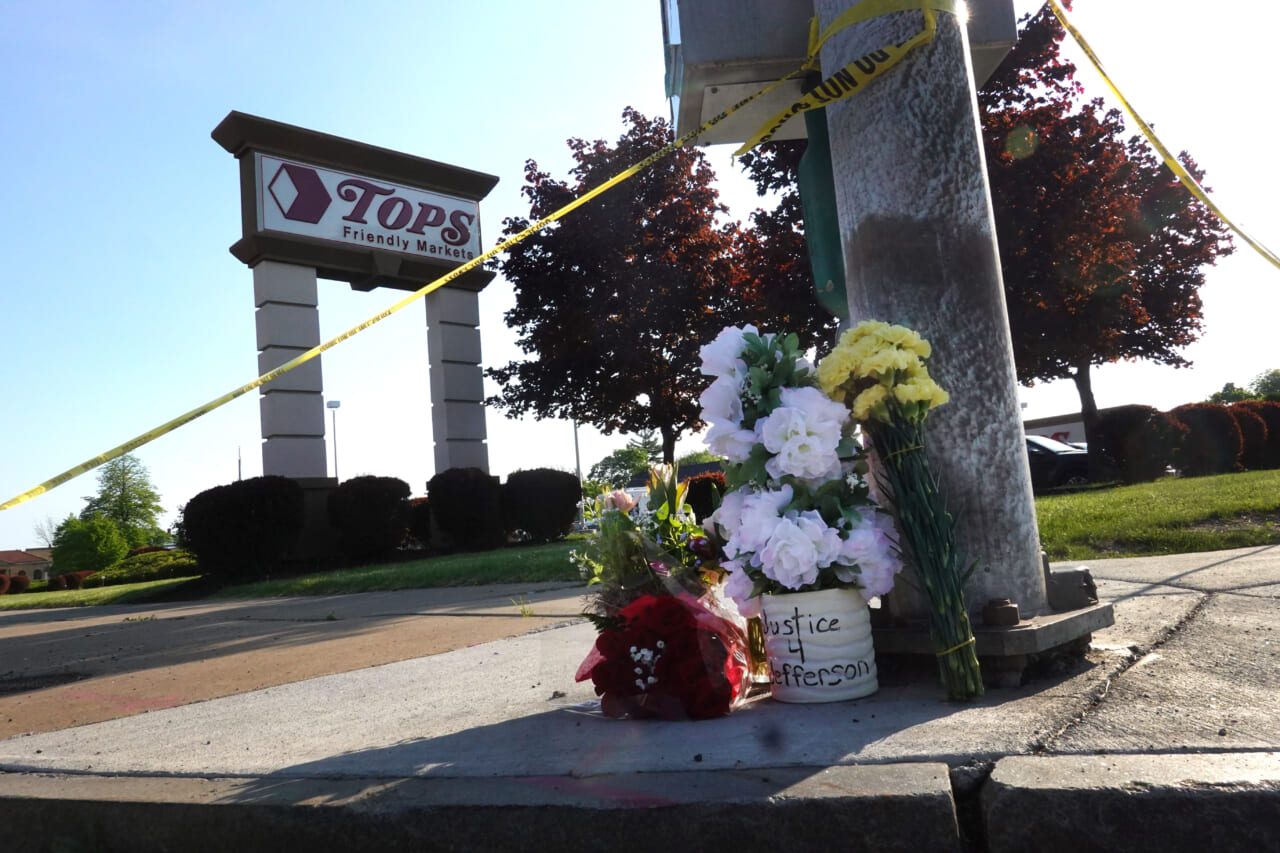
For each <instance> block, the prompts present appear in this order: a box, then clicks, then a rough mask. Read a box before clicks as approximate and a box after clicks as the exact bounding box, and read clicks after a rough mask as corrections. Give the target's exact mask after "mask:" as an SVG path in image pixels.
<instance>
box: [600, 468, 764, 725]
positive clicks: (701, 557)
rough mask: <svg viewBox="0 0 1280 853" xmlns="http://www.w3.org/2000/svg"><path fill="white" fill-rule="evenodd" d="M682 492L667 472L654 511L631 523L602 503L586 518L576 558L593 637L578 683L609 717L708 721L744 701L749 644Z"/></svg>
mask: <svg viewBox="0 0 1280 853" xmlns="http://www.w3.org/2000/svg"><path fill="white" fill-rule="evenodd" d="M685 492H686V486H685V484H683V483H680V482H679V481H678V480H677V472H676V470H675V469H674V467H672V466H669V465H661V466H657V467H655V468H654V469H652V470H651V471H650V482H649V505H650V507H652V509H651V511H649V512H646V513H641V514H639V516H638V517H633V516H632V513H631V509H632V508H633V507H634V501H633V500H632V499H630V497H629V496H628V495H626V494H625V493H617V492H615V493H613V494H611V495H609V496H606V497H605V498H604V499H603V500H601V501H600V502H599V503H598V504H597V505H596V506H595V507H594V508H593V512H592V513H591V514H592V516H593V520H595V521H597V522H598V524H599V533H598V535H597V536H595V537H594V538H593V539H592V540H591V541H590V542H589V543H588V544H587V545H586V547H585V548H584V550H583V551H582V552H581V553H576V554H574V559H575V560H576V561H577V562H578V565H579V568H580V569H581V570H582V571H583V573H584V574H585V575H587V577H588V578H589V583H590V584H591V585H592V586H594V587H595V590H596V592H595V595H594V597H593V599H592V601H591V602H590V604H589V606H588V611H589V612H587V613H585V614H584V615H585V616H587V618H589V619H590V620H591V621H592V622H593V623H594V624H595V626H596V628H597V630H598V631H599V632H600V633H599V635H598V636H597V638H596V643H595V645H594V647H593V648H592V650H591V653H590V654H588V656H587V658H586V660H584V661H583V662H582V665H581V666H580V667H579V668H578V673H577V676H576V678H577V680H578V681H585V680H588V679H590V680H591V681H592V683H593V684H594V685H595V689H596V694H597V695H599V696H600V697H601V705H600V708H601V711H602V712H603V713H604V714H606V715H608V716H611V717H623V716H632V717H660V718H663V719H695V720H697V719H706V718H708V717H716V716H720V715H722V714H727V713H728V712H729V711H730V710H731V709H732V708H733V706H734V705H735V704H736V703H737V702H738V701H739V700H740V699H742V698H744V687H745V685H746V682H745V675H746V672H747V652H746V637H745V635H744V633H743V630H742V628H741V627H740V626H739V625H737V624H735V623H734V621H733V618H732V614H731V613H729V612H725V611H724V610H723V609H722V606H721V605H720V599H719V597H718V592H717V587H716V584H718V582H719V580H720V578H721V575H722V573H721V571H720V569H719V566H718V564H717V561H716V551H715V549H714V547H713V546H712V543H711V540H710V539H709V538H708V537H707V536H706V534H705V533H704V532H703V530H702V528H701V527H699V526H698V523H697V519H696V518H695V517H694V514H693V512H692V510H690V508H689V507H688V506H687V505H686V503H685Z"/></svg>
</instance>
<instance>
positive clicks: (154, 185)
mask: <svg viewBox="0 0 1280 853" xmlns="http://www.w3.org/2000/svg"><path fill="white" fill-rule="evenodd" d="M1018 5H1019V8H1020V9H1024V10H1025V9H1027V8H1030V4H1025V3H1021V2H1020V3H1019V4H1018ZM1076 5H1077V11H1076V13H1075V15H1074V16H1073V18H1074V20H1076V21H1077V23H1078V24H1079V26H1080V27H1081V28H1082V29H1083V30H1084V32H1085V34H1086V35H1087V36H1088V37H1089V38H1090V40H1091V41H1092V42H1093V44H1094V47H1095V48H1096V49H1097V50H1098V52H1099V53H1100V54H1101V55H1102V57H1103V59H1104V61H1106V62H1107V63H1108V65H1109V67H1110V69H1111V71H1112V72H1113V74H1114V76H1115V77H1116V78H1117V80H1118V81H1119V82H1120V84H1121V86H1122V87H1123V88H1124V89H1125V91H1126V93H1127V94H1128V95H1129V96H1130V99H1131V100H1132V101H1134V102H1135V104H1136V105H1137V106H1138V108H1139V109H1141V110H1142V111H1143V112H1144V114H1145V115H1146V117H1147V118H1148V119H1149V120H1151V121H1153V122H1155V123H1156V125H1157V130H1158V131H1159V132H1160V133H1161V135H1162V136H1163V137H1165V138H1166V142H1167V143H1168V144H1169V145H1170V146H1171V147H1172V148H1174V149H1175V150H1177V149H1180V148H1187V149H1189V150H1190V151H1191V152H1192V153H1193V154H1194V155H1195V156H1196V157H1197V159H1198V160H1199V162H1200V164H1201V165H1202V166H1204V167H1205V168H1206V169H1207V170H1208V172H1209V175H1208V179H1207V180H1208V183H1209V184H1210V185H1211V186H1212V187H1214V189H1215V190H1216V193H1215V196H1216V198H1217V199H1218V201H1219V203H1220V204H1222V205H1223V207H1224V208H1225V209H1226V210H1227V211H1228V213H1229V214H1232V215H1234V216H1236V217H1238V218H1239V219H1240V220H1241V221H1242V222H1243V223H1245V224H1246V225H1247V226H1248V227H1250V228H1251V229H1252V230H1253V231H1254V233H1255V235H1256V236H1258V237H1260V238H1261V239H1262V240H1263V241H1264V242H1267V243H1268V244H1269V245H1271V246H1272V248H1276V246H1277V244H1280V216H1277V214H1276V213H1275V212H1274V206H1275V204H1274V202H1275V199H1276V198H1277V197H1278V196H1280V193H1278V192H1277V190H1280V179H1278V178H1277V176H1276V170H1275V168H1274V166H1273V165H1272V164H1271V162H1270V157H1269V154H1270V152H1271V151H1273V150H1274V148H1275V141H1274V138H1273V137H1272V136H1271V133H1270V132H1271V129H1272V123H1271V121H1270V119H1269V117H1268V115H1267V112H1266V106H1267V105H1268V104H1269V103H1270V92H1269V91H1262V90H1261V89H1260V87H1261V86H1263V85H1268V86H1269V85H1270V81H1271V80H1272V79H1273V78H1274V74H1273V72H1272V71H1271V69H1270V68H1269V67H1268V60H1269V57H1270V56H1271V51H1272V47H1271V45H1270V44H1269V43H1268V41H1267V38H1268V36H1267V32H1268V31H1267V29H1266V27H1264V26H1262V25H1261V22H1262V21H1264V20H1266V18H1265V17H1264V14H1263V13H1264V11H1265V9H1266V7H1265V6H1264V4H1263V3H1261V2H1244V0H1238V1H1237V2H1224V3H1220V4H1217V5H1215V6H1211V7H1205V6H1193V5H1192V4H1190V3H1167V4H1163V5H1162V7H1161V14H1160V15H1159V16H1152V15H1150V14H1149V13H1148V12H1147V11H1146V10H1148V9H1149V8H1150V6H1149V5H1148V4H1139V3H1115V2H1110V3H1102V2H1101V0H1079V1H1078V2H1077V4H1076ZM1250 21H1257V22H1258V23H1257V24H1256V25H1251V24H1250ZM661 41H662V36H661V25H660V19H659V4H658V2H657V0H613V2H609V3H599V2H585V0H582V2H576V1H575V0H545V2H542V3H539V4H536V5H535V6H530V5H528V4H516V3H509V2H497V0H494V2H486V0H478V2H474V3H465V4H463V3H440V2H426V3H423V2H417V3H408V2H390V0H373V2H365V3H360V4H353V3H331V2H308V3H302V2H254V3H246V2H240V0H230V1H229V2H224V3H220V4H213V5H209V4H185V3H182V4H179V3H173V4H156V3H141V2H114V3H110V4H105V3H101V2H65V0H41V2H21V0H5V2H3V3H0V103H3V104H4V109H3V113H2V115H3V119H2V120H0V126H2V128H3V133H0V155H2V158H3V162H4V163H5V167H6V168H5V169H4V177H3V181H4V191H3V193H2V194H0V252H2V257H3V258H4V262H5V266H4V277H5V280H4V284H3V286H2V287H0V319H2V320H3V326H2V327H0V389H3V392H4V404H5V405H4V410H3V415H2V416H0V448H3V451H0V501H2V500H7V499H8V498H9V497H11V496H13V495H16V494H18V493H20V492H23V491H25V490H26V489H28V488H30V487H32V486H34V485H36V484H38V483H40V482H42V481H43V480H45V479H47V478H48V477H51V476H53V475H54V474H57V473H59V472H61V471H63V470H64V469H66V468H69V467H71V466H72V465H74V464H76V463H78V462H80V461H82V460H84V459H86V458H89V457H91V456H95V455H97V454H98V453H101V452H103V451H104V450H106V449H108V448H110V447H113V446H115V445H117V444H119V443H121V442H123V441H125V440H128V439H129V438H132V437H133V436H134V435H136V434H138V433H141V432H143V431H145V430H148V429H150V428H152V427H154V426H156V425H158V424H160V423H163V422H164V421H167V420H169V419H170V418H172V417H174V416H176V415H178V414H180V413H182V412H185V411H187V410H188V409H191V408H193V407H195V406H197V405H199V404H201V403H204V402H205V401H207V400H209V399H211V398H213V397H216V396H218V395H220V394H222V393H224V392H226V391H229V390H231V389H232V388H235V387H237V386H239V385H241V384H243V383H244V382H247V381H249V380H250V379H252V378H253V377H254V376H255V375H256V373H257V370H256V347H255V343H254V326H253V299H252V289H251V276H250V272H249V270H248V269H247V268H245V267H244V266H243V265H242V264H240V262H238V261H237V260H235V259H234V258H233V257H232V256H231V255H230V253H229V252H228V251H227V248H228V247H229V246H230V245H231V243H233V242H234V241H235V240H236V239H237V237H238V236H239V228H240V225H239V208H238V191H239V190H238V186H237V180H236V166H235V161H234V159H233V158H232V157H231V156H230V155H229V154H227V153H226V152H225V151H223V150H222V149H221V148H220V147H219V146H218V145H217V144H216V143H214V142H213V141H212V139H210V137H209V133H210V131H212V129H213V128H214V126H215V125H217V123H218V122H219V121H220V120H221V119H222V118H223V117H224V116H225V115H226V114H227V113H228V112H229V111H230V110H233V109H235V110H241V111H243V112H248V113H253V114H256V115H261V116H265V117H269V118H273V119H276V120H279V121H284V122H288V123H291V124H297V125H302V126H305V127H310V128H314V129H316V130H320V131H324V132H327V133H332V134H337V135H340V136H346V137H350V138H353V139H357V140H360V141H362V142H367V143H370V144H374V145H381V146H384V147H387V148H392V149H397V150H402V151H406V152H409V153H412V154H415V155H419V156H423V157H429V158H432V159H435V160H442V161H445V162H450V163H455V164H457V165H461V166H466V167H468V168H473V169H477V170H481V171H485V172H490V173H492V174H495V175H498V176H500V179H501V180H500V183H499V184H498V186H497V188H496V189H495V190H494V191H493V193H492V194H491V195H490V196H489V197H488V198H487V199H486V200H485V201H484V202H483V203H482V205H481V213H482V217H483V237H484V241H485V245H486V246H488V245H492V244H493V243H494V242H495V241H496V239H497V237H498V235H499V233H500V231H501V222H502V219H503V218H504V217H506V216H510V215H517V214H522V213H524V212H526V211H527V207H526V206H525V205H523V204H522V203H521V199H520V197H519V189H520V185H521V182H522V174H523V164H524V161H525V159H526V158H534V159H536V160H537V161H538V162H539V164H540V165H541V166H542V167H544V168H549V169H550V170H551V171H552V172H553V173H554V174H556V175H560V176H562V175H564V173H565V171H566V169H567V168H568V166H569V165H570V158H569V155H568V152H567V149H566V147H565V145H564V142H565V140H566V139H567V138H568V137H571V136H580V137H585V138H591V139H594V138H601V137H603V138H606V139H610V140H612V139H614V138H616V137H617V135H618V133H619V132H620V131H621V119H620V115H621V112H622V109H623V108H624V107H625V106H628V105H632V106H635V107H636V108H638V109H640V110H642V111H644V112H646V113H649V114H664V115H665V114H666V113H667V105H666V103H665V100H664V97H663V65H662V44H661ZM1081 79H1082V80H1083V81H1084V82H1085V85H1086V87H1087V88H1088V89H1089V91H1090V93H1097V94H1101V93H1102V88H1101V85H1100V84H1099V83H1096V82H1095V81H1094V80H1093V78H1092V77H1091V76H1090V75H1089V73H1088V72H1087V71H1082V72H1081ZM730 151H731V148H730V147H729V146H718V147H715V148H712V149H710V151H709V155H710V158H711V162H712V164H713V166H714V167H715V169H716V171H717V173H718V174H719V175H720V176H721V185H722V191H723V193H724V199H725V200H726V202H727V203H728V204H729V205H730V208H731V212H732V216H733V217H734V218H745V217H746V215H747V214H748V213H750V211H751V210H752V209H753V208H754V207H755V206H756V205H757V200H756V198H755V196H754V193H753V192H752V191H751V188H750V186H749V185H748V184H747V183H746V182H745V181H743V180H742V179H741V177H740V176H739V175H738V174H737V172H736V169H735V168H734V167H733V165H732V163H731V161H730V157H729V152H730ZM1202 295H1203V297H1204V300H1205V304H1206V321H1207V332H1206V334H1205V335H1204V337H1203V339H1202V340H1201V342H1199V343H1197V344H1196V345H1194V346H1193V347H1191V348H1190V349H1189V350H1188V356H1189V357H1191V358H1192V359H1193V360H1194V361H1195V362H1196V367H1195V368H1194V369H1192V370H1181V371H1177V370H1173V369H1171V368H1162V367H1155V366H1150V365H1141V364H1119V365H1112V366H1108V367H1105V368H1103V369H1101V370H1099V371H1098V372H1097V378H1096V380H1095V388H1096V392H1097V395H1098V402H1099V404H1100V405H1116V404H1120V403H1127V402H1143V403H1149V404H1152V405H1156V406H1161V407H1168V406H1173V405H1177V404H1179V403H1182V402H1187V401H1189V400H1196V399H1201V398H1203V397H1204V396H1206V395H1207V394H1209V393H1211V392H1212V391H1214V390H1217V389H1218V388H1220V387H1221V386H1222V384H1223V383H1224V382H1228V381H1234V382H1236V383H1238V384H1244V383H1246V382H1248V381H1249V380H1250V379H1251V378H1252V377H1253V376H1254V375H1255V374H1257V373H1258V372H1260V371H1262V370H1265V369H1268V368H1272V367H1280V355H1277V354H1276V351H1275V349H1274V347H1270V346H1268V343H1269V341H1270V339H1271V337H1272V336H1273V334H1274V318H1275V317H1276V316H1280V271H1277V270H1275V269H1274V268H1272V267H1270V266H1269V265H1267V264H1266V263H1265V262H1263V261H1261V260H1260V259H1258V258H1257V257H1255V256H1253V255H1252V253H1251V252H1249V251H1248V250H1247V249H1243V248H1242V249H1241V250H1240V251H1238V252H1237V254H1236V255H1235V256H1233V257H1231V258H1228V259H1227V260H1225V261H1223V262H1221V263H1220V264H1219V266H1218V267H1216V268H1215V269H1213V270H1211V271H1210V272H1209V279H1208V283H1207V284H1206V286H1205V288H1204V289H1203V291H1202ZM398 296H399V294H397V293H393V292H386V291H375V292H373V293H354V292H352V291H351V290H350V289H349V288H348V287H347V286H346V285H344V284H340V283H336V282H322V283H321V288H320V303H321V304H320V318H321V327H322V328H321V333H322V336H324V337H325V338H327V337H330V336H332V335H334V334H337V333H339V332H341V331H343V330H345V329H346V328H348V327H349V326H351V325H354V324H355V323H357V322H359V321H361V320H363V319H364V318H365V317H367V316H369V315H371V314H373V313H376V312H377V311H379V310H381V309H382V308H384V307H385V306H387V305H389V304H391V303H392V302H394V301H396V299H397V298H398ZM511 304H512V296H511V290H510V287H509V286H508V285H506V284H505V283H504V282H502V281H501V280H497V281H495V282H494V284H492V285H490V287H489V288H488V289H487V290H486V291H485V292H484V293H483V294H482V296H481V311H482V335H483V346H484V357H485V362H486V364H487V365H491V366H492V365H500V364H504V363H505V362H506V361H508V360H510V359H512V358H515V357H518V350H517V349H516V348H515V345H514V339H515V338H514V334H513V333H512V332H511V331H509V330H508V329H506V328H505V326H504V325H503V323H502V319H501V315H502V312H503V311H504V310H506V309H507V308H509V307H510V305H511ZM323 361H324V374H325V389H326V396H327V398H329V399H338V400H341V401H342V408H341V409H340V410H339V411H338V416H337V417H338V424H337V426H338V438H339V465H340V470H341V473H342V474H343V476H344V478H345V477H349V476H353V475H355V474H361V473H371V474H380V475H393V476H399V477H401V478H403V479H404V480H406V481H407V482H408V483H409V484H410V486H411V487H412V488H413V490H414V493H415V494H420V493H421V492H422V491H423V489H424V486H425V482H426V480H427V479H428V478H429V477H430V476H431V475H432V474H433V473H434V472H433V470H432V463H431V458H432V454H431V435H430V416H429V411H428V405H427V378H426V364H427V358H426V336H425V331H424V312H423V309H422V307H421V305H420V304H417V305H414V306H410V307H409V308H407V309H405V310H404V311H402V312H400V313H399V314H398V315H396V316H394V317H392V318H390V319H388V320H386V321H384V322H382V323H379V324H378V325H377V326H375V327H374V328H373V329H371V330H369V331H367V332H365V333H363V334H361V335H358V336H356V337H355V338H353V339H351V340H349V341H347V342H345V343H343V344H341V345H340V346H339V347H337V348H335V349H334V350H332V351H330V352H329V353H327V354H326V355H325V356H324V357H323ZM1023 399H1024V400H1026V401H1027V403H1028V408H1027V415H1028V416H1029V417H1037V416H1041V415H1052V414H1059V413H1063V412H1068V411H1073V410H1075V407H1076V406H1077V398H1076V397H1075V391H1074V388H1073V387H1072V386H1071V385H1070V383H1064V382H1059V383H1052V384H1050V385H1048V386H1041V387H1037V388H1034V389H1029V390H1026V391H1024V392H1023ZM489 434H490V442H489V443H490V459H491V467H492V470H493V471H494V473H498V474H505V473H506V472H508V471H509V470H511V469H513V468H517V467H531V466H534V465H549V466H554V467H567V468H572V466H573V463H574V456H573V433H572V428H571V426H570V425H569V424H568V423H565V422H542V423H536V422H532V421H528V422H513V421H508V420H505V419H504V418H503V417H502V416H501V414H500V413H497V412H491V413H490V415H489ZM580 438H581V443H582V461H583V466H584V468H585V467H586V466H588V465H590V464H591V463H592V462H594V461H596V460H598V459H599V458H601V457H602V456H604V455H605V454H606V453H607V452H609V451H610V450H611V449H613V448H616V447H619V446H621V445H622V444H623V443H624V442H625V440H626V438H625V437H623V436H618V435H614V436H609V437H605V436H600V435H599V434H598V433H596V432H595V431H594V430H591V429H589V428H583V429H582V430H581V432H580ZM259 441H260V439H259V423H258V406H257V402H256V398H255V396H254V395H246V396H245V397H242V398H240V399H238V400H236V401H234V402H232V403H231V404H229V405H227V406H224V407H223V408H222V409H220V410H218V411H216V412H214V413H212V414H210V415H207V416H205V417H204V418H202V419H201V420H199V421H196V422H195V423H193V424H190V425H188V426H186V427H184V428H182V429H181V430H179V431H178V432H176V433H173V434H171V435H169V436H166V437H164V438H161V439H159V440H157V441H156V442H153V443H152V444H150V445H147V446H146V447H143V448H141V449H140V450H139V451H137V455H138V456H139V457H140V458H141V459H142V461H143V462H144V463H145V464H146V465H147V466H148V467H149V468H150V470H151V473H152V477H153V480H154V481H155V482H156V484H157V486H158V487H159V489H160V492H161V494H162V498H163V502H164V506H165V507H166V509H167V510H169V515H170V516H171V515H172V511H173V510H175V509H176V507H177V506H178V505H179V504H181V503H184V502H185V501H186V500H188V499H189V498H190V497H192V496H193V495H194V494H196V493H197V492H199V491H201V490H203V489H205V488H209V487H211V486H214V485H218V484H220V483H225V482H228V481H230V480H232V479H234V478H235V477H236V473H237V455H238V454H239V455H240V456H241V457H242V460H243V471H244V475H245V476H253V475H256V474H258V473H260V472H261V458H260V453H259V449H258V448H259ZM697 445H698V440H697V439H696V438H688V439H686V440H685V441H684V442H682V444H681V447H680V449H681V450H682V451H683V450H686V449H693V448H694V447H696V446H697ZM94 490H95V480H94V475H93V474H92V473H90V474H86V475H83V476H81V477H80V478H78V479H76V480H74V481H72V482H70V483H68V484H66V485H64V486H62V487H60V488H58V489H56V490H54V491H52V492H50V493H48V494H46V495H44V496H42V497H40V498H37V499H35V500H33V501H29V502H28V503H26V504H23V505H21V506H19V507H17V508H15V509H12V510H8V511H6V512H0V549H9V548H23V547H30V546H34V545H36V544H37V542H36V538H35V536H34V533H33V527H34V525H35V523H36V522H37V521H39V520H41V519H43V518H46V517H52V518H54V519H59V518H62V517H64V516H65V515H67V513H69V512H78V511H79V510H80V508H81V507H82V506H83V501H82V497H83V496H85V495H89V494H92V493H93V492H94Z"/></svg>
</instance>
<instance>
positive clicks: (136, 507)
mask: <svg viewBox="0 0 1280 853" xmlns="http://www.w3.org/2000/svg"><path fill="white" fill-rule="evenodd" d="M85 500H86V501H88V504H87V505H86V506H85V508H84V509H83V510H81V511H80V518H81V519H85V520H87V519H90V518H92V517H93V516H95V515H101V516H105V517H107V518H109V519H111V520H112V521H113V522H115V525H116V527H117V528H118V529H119V531H120V533H121V534H122V535H123V536H124V538H125V541H126V542H127V543H128V544H129V547H130V548H137V547H139V546H141V545H147V544H151V543H155V542H163V541H165V540H166V539H167V536H166V534H165V532H164V531H163V530H161V529H160V528H159V526H158V524H157V521H158V520H159V518H160V514H161V513H162V512H164V509H163V508H162V507H161V506H160V493H159V492H157V491H156V488H155V486H154V485H152V483H151V475H150V473H149V472H148V471H147V466H145V465H143V464H142V462H141V461H140V460H139V459H138V457H136V456H134V455H133V454H132V453H126V454H125V455H124V456H121V457H119V458H117V459H112V460H111V461H110V462H108V463H106V464H105V465H103V466H102V467H101V468H100V469H98V493H97V494H96V495H94V496H93V497H86V498H85Z"/></svg>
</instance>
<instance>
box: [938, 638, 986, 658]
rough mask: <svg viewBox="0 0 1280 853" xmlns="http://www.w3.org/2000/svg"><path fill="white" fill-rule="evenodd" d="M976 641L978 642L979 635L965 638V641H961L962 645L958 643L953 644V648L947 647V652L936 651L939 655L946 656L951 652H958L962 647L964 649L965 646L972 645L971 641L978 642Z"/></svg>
mask: <svg viewBox="0 0 1280 853" xmlns="http://www.w3.org/2000/svg"><path fill="white" fill-rule="evenodd" d="M976 642H978V638H977V637H970V638H969V639H967V640H965V641H964V642H963V643H961V644H960V645H958V646H952V647H951V648H949V649H947V650H946V651H945V652H937V653H936V654H937V657H940V658H945V657H946V656H947V655H949V654H951V653H952V652H958V651H960V650H961V649H963V648H964V647H965V646H967V645H970V644H971V643H976Z"/></svg>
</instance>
